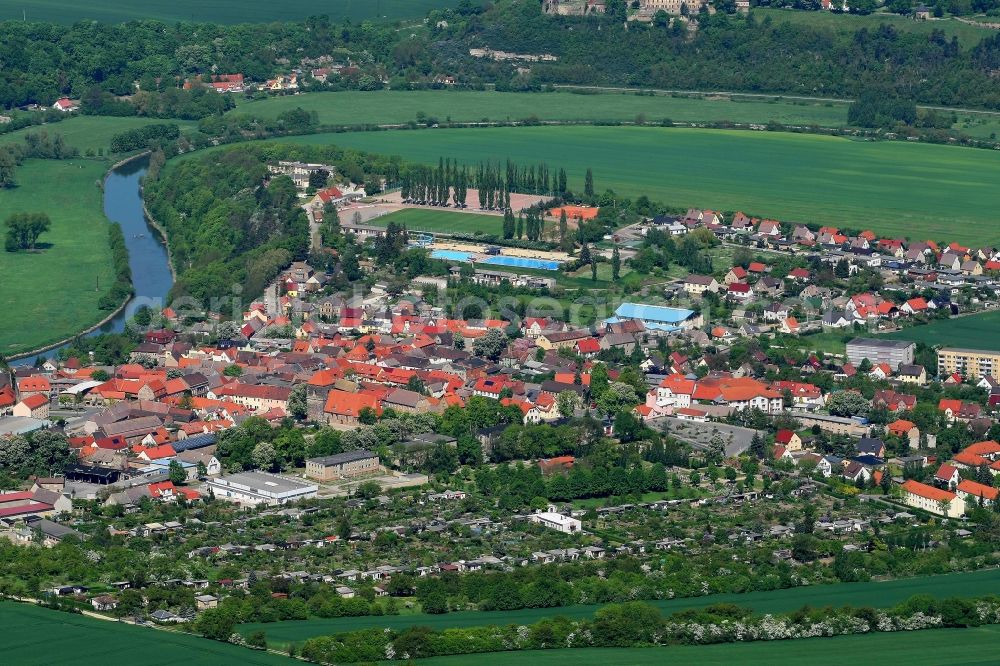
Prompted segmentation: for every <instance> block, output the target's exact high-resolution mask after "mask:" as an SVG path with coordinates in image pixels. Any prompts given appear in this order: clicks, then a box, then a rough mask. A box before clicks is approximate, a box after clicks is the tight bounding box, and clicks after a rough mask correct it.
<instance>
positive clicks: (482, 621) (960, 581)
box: [239, 569, 1000, 644]
mask: <svg viewBox="0 0 1000 666" xmlns="http://www.w3.org/2000/svg"><path fill="white" fill-rule="evenodd" d="M998 584H1000V570H997V569H991V570H987V571H976V572H970V573H958V574H948V575H942V576H924V577H920V578H906V579H902V580H893V581H887V582H872V583H838V584H835V585H817V586H813V587H797V588H792V589H788V590H775V591H771V592H749V593H746V594H714V595H711V596H706V597H693V598H686V599H671V600H669V601H654V602H651V603H652V604H653V605H654V606H656V607H658V608H659V609H660V611H661V612H663V613H664V614H669V613H675V612H678V611H682V610H688V609H693V608H704V607H705V606H709V605H712V604H717V603H733V604H739V605H740V606H743V607H746V608H751V609H753V610H754V611H756V612H758V613H778V612H787V611H792V610H796V609H798V608H801V607H802V606H805V605H808V606H812V607H814V608H815V607H823V606H834V607H839V606H873V607H888V606H894V605H896V604H898V603H900V602H902V601H905V600H906V599H908V598H909V597H911V596H913V595H915V594H930V595H933V596H935V597H940V598H944V597H950V596H968V597H971V596H976V595H980V594H983V593H984V592H985V591H987V590H991V589H996V586H997V585H998ZM598 608H600V606H594V605H577V606H565V607H562V608H528V609H522V610H515V611H503V612H499V611H498V612H477V611H468V612H460V613H447V614H444V615H426V614H416V615H387V616H382V617H349V618H336V619H316V620H293V621H287V622H274V623H263V624H245V625H241V626H240V627H239V631H240V633H242V634H243V635H248V634H250V633H251V632H253V631H256V630H258V629H263V630H264V631H265V633H266V634H267V639H268V641H269V642H271V643H277V644H287V643H289V642H295V643H299V642H302V641H304V640H306V639H307V638H311V637H312V636H321V635H325V634H334V633H338V632H343V631H354V630H358V629H366V628H369V627H381V628H392V629H402V628H406V627H411V626H426V627H431V628H432V629H447V628H449V627H470V626H479V625H489V624H501V625H506V624H530V623H533V622H538V621H539V620H542V619H544V618H547V617H555V616H557V615H561V616H563V617H568V618H587V617H591V616H593V614H594V612H595V611H596V610H597V609H598Z"/></svg>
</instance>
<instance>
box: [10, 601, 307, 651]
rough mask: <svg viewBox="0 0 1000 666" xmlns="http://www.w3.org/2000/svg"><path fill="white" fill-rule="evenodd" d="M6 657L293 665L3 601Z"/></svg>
mask: <svg viewBox="0 0 1000 666" xmlns="http://www.w3.org/2000/svg"><path fill="white" fill-rule="evenodd" d="M0 624H2V625H3V627H4V637H3V656H2V657H0V662H2V663H4V664H10V665H11V666H14V665H15V664H16V666H36V665H37V666H107V665H108V664H128V663H136V664H142V665H143V666H175V665H176V664H185V665H186V666H187V665H198V666H229V665H232V666H237V665H241V664H249V665H258V664H259V665H267V664H289V663H291V661H290V660H289V659H288V658H286V657H281V656H278V655H275V654H268V653H266V652H259V651H256V650H249V649H247V648H242V647H238V646H236V645H230V644H228V643H218V642H216V641H210V640H207V639H204V638H200V637H198V636H189V635H187V634H181V633H177V632H173V631H158V630H156V629H147V628H143V627H136V626H134V625H129V624H123V623H120V622H110V621H105V620H96V619H93V618H89V617H83V616H82V615H71V614H69V613H63V612H60V611H52V610H48V609H45V608H39V607H38V606H32V605H29V604H19V603H14V602H12V601H0Z"/></svg>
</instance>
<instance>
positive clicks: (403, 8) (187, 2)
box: [0, 0, 457, 24]
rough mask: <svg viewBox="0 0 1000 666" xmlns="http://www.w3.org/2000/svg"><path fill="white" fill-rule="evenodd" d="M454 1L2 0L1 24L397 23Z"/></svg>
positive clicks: (420, 15) (0, 10)
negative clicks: (323, 18) (322, 18)
mask: <svg viewBox="0 0 1000 666" xmlns="http://www.w3.org/2000/svg"><path fill="white" fill-rule="evenodd" d="M455 4H457V0H285V2H269V1H268V0H240V1H239V2H237V1H236V0H216V1H215V2H202V1H201V0H142V2H137V1H136V0H3V1H2V2H0V20H18V21H20V20H21V19H22V18H27V20H29V21H48V22H51V23H63V24H70V23H76V22H77V21H101V22H104V23H122V22H124V21H137V20H142V19H149V20H156V21H164V22H166V23H175V22H177V21H200V22H211V23H269V22H271V21H294V20H300V19H304V18H307V17H309V16H318V15H321V14H326V15H328V16H329V17H330V18H331V19H334V20H341V19H351V20H352V21H364V20H374V19H377V18H382V19H383V20H386V19H388V20H401V19H412V18H419V17H422V16H424V15H425V14H426V13H427V12H428V11H430V10H431V9H435V8H440V7H446V6H449V5H451V6H454V5H455Z"/></svg>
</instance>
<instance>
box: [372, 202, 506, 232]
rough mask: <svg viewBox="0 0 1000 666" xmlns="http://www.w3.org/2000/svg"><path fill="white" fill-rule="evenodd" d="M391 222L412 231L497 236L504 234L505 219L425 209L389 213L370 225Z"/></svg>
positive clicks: (408, 209) (385, 224)
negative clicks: (402, 225)
mask: <svg viewBox="0 0 1000 666" xmlns="http://www.w3.org/2000/svg"><path fill="white" fill-rule="evenodd" d="M390 222H395V223H396V224H405V225H406V228H407V229H409V230H410V231H431V232H437V233H443V234H453V233H461V234H474V233H476V232H477V231H478V232H482V233H484V234H496V235H499V234H501V233H503V217H501V216H499V215H479V214H476V213H457V212H454V211H446V210H426V209H423V208H407V209H405V210H400V211H396V212H395V213H389V214H388V215H383V216H382V217H376V218H375V219H373V220H370V221H369V224H372V225H375V226H379V227H384V226H387V225H388V224H389V223H390Z"/></svg>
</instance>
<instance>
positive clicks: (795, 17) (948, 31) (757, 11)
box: [753, 7, 996, 50]
mask: <svg viewBox="0 0 1000 666" xmlns="http://www.w3.org/2000/svg"><path fill="white" fill-rule="evenodd" d="M753 15H754V16H755V17H756V18H757V19H758V20H761V19H763V18H765V17H767V18H770V19H771V20H772V21H775V22H782V21H783V22H786V23H793V24H796V25H810V26H813V27H816V28H833V29H834V30H844V31H850V32H854V31H855V30H859V29H861V28H868V29H869V30H873V29H875V28H877V27H878V26H879V25H881V24H883V23H884V24H887V25H891V26H892V27H893V28H895V29H896V30H898V31H899V32H914V33H918V34H922V35H929V34H930V33H931V31H932V30H942V31H944V34H945V36H946V37H947V38H948V39H951V38H952V37H958V43H959V45H960V46H961V47H962V48H963V49H966V50H968V49H971V48H972V47H974V46H975V45H976V44H978V43H979V42H980V41H982V39H983V38H984V37H992V36H993V35H995V34H996V31H995V30H991V29H990V28H987V27H985V26H977V25H969V24H968V23H963V22H962V21H959V20H957V19H955V18H944V19H934V20H933V21H914V20H913V19H912V18H910V17H907V16H900V15H898V14H892V13H889V12H879V13H876V14H869V15H868V16H861V15H858V14H834V13H833V12H805V11H794V10H787V9H770V8H765V7H756V8H754V10H753Z"/></svg>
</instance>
